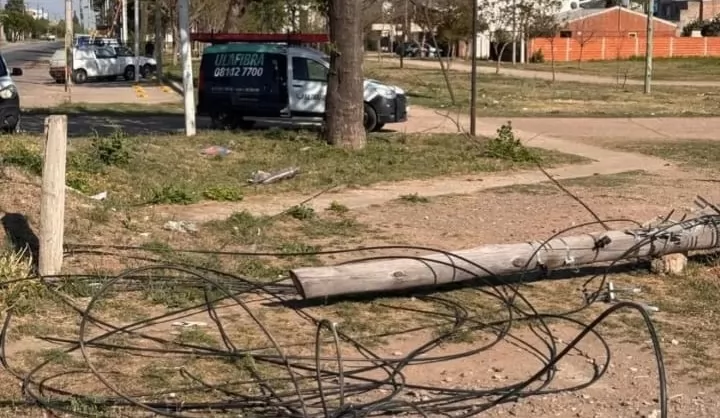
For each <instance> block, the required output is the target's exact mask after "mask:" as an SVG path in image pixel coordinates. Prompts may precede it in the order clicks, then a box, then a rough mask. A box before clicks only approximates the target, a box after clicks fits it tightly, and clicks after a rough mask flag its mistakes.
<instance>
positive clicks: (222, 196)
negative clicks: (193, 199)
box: [203, 186, 243, 202]
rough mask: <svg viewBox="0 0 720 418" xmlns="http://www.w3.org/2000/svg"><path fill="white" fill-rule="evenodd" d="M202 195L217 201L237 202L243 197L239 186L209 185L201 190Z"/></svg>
mask: <svg viewBox="0 0 720 418" xmlns="http://www.w3.org/2000/svg"><path fill="white" fill-rule="evenodd" d="M203 197H204V198H205V199H208V200H214V201H217V202H239V201H241V200H242V199H243V193H242V190H240V188H239V187H234V186H210V187H209V188H207V189H205V191H204V192H203Z"/></svg>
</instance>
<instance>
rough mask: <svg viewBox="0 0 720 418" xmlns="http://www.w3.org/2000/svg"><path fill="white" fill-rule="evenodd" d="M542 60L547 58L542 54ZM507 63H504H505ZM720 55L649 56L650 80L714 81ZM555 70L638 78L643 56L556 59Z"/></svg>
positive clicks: (537, 66) (529, 66) (539, 67)
mask: <svg viewBox="0 0 720 418" xmlns="http://www.w3.org/2000/svg"><path fill="white" fill-rule="evenodd" d="M545 58H546V59H547V58H548V57H545ZM505 65H506V66H507V63H505ZM513 68H518V69H527V70H535V71H551V70H552V68H551V63H550V62H545V63H542V64H525V65H517V66H516V67H513ZM718 68H720V58H717V57H693V58H691V57H687V58H655V59H653V80H672V81H717V73H718ZM555 71H556V72H559V73H561V72H562V73H571V74H584V75H593V76H599V77H612V78H619V79H620V81H621V82H622V80H624V78H625V76H627V78H628V79H637V80H640V79H642V78H643V77H644V75H645V58H644V57H637V58H635V59H628V60H608V61H585V62H577V61H575V62H556V63H555Z"/></svg>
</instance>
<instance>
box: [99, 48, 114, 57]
mask: <svg viewBox="0 0 720 418" xmlns="http://www.w3.org/2000/svg"><path fill="white" fill-rule="evenodd" d="M95 56H96V57H98V58H115V56H116V54H115V51H113V50H111V49H108V48H98V49H96V50H95Z"/></svg>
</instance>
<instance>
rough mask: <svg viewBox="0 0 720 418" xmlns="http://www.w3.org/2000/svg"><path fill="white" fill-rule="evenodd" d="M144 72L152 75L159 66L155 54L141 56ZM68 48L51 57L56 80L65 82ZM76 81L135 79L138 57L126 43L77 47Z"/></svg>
mask: <svg viewBox="0 0 720 418" xmlns="http://www.w3.org/2000/svg"><path fill="white" fill-rule="evenodd" d="M138 60H139V63H138V64H139V67H140V74H141V75H142V76H143V77H146V76H148V75H150V74H151V73H152V72H154V71H155V69H156V68H157V63H156V62H155V60H154V59H152V58H146V57H139V58H138ZM65 62H66V60H65V50H63V49H60V50H57V51H55V53H54V54H53V55H52V57H51V58H50V76H51V77H52V78H53V79H54V80H55V82H56V83H64V82H65V65H66V64H65ZM72 77H73V82H75V83H77V84H82V83H85V82H87V81H89V80H115V79H117V78H118V77H123V78H125V80H129V81H130V80H134V79H135V57H134V56H133V54H132V52H131V51H130V50H129V49H128V48H126V47H122V46H119V47H111V46H103V47H96V46H85V47H79V48H73V71H72Z"/></svg>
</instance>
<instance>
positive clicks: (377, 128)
mask: <svg viewBox="0 0 720 418" xmlns="http://www.w3.org/2000/svg"><path fill="white" fill-rule="evenodd" d="M384 127H385V124H384V123H378V124H377V125H375V129H373V130H372V131H373V132H380V131H382V128H384Z"/></svg>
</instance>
